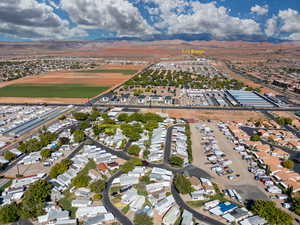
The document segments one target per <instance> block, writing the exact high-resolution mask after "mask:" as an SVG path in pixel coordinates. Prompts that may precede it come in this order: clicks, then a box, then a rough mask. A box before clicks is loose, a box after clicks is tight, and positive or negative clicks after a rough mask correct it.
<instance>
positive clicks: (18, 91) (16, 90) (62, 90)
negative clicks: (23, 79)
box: [0, 84, 109, 98]
mask: <svg viewBox="0 0 300 225" xmlns="http://www.w3.org/2000/svg"><path fill="white" fill-rule="evenodd" d="M108 88H109V87H102V86H88V85H81V84H53V85H48V84H45V85H44V84H14V85H9V86H5V87H2V88H0V97H28V98H91V97H94V96H96V95H98V94H100V93H101V92H103V91H105V90H107V89H108Z"/></svg>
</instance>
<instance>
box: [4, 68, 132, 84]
mask: <svg viewBox="0 0 300 225" xmlns="http://www.w3.org/2000/svg"><path fill="white" fill-rule="evenodd" d="M131 77H132V76H131V75H124V74H119V73H77V72H69V71H60V72H50V73H47V74H43V75H37V76H30V77H24V78H21V79H18V80H14V81H8V82H2V83H0V87H4V86H7V85H11V84H84V85H93V86H114V85H116V84H119V83H121V82H123V81H125V80H128V79H129V78H131Z"/></svg>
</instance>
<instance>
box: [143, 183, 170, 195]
mask: <svg viewBox="0 0 300 225" xmlns="http://www.w3.org/2000/svg"><path fill="white" fill-rule="evenodd" d="M167 183H168V182H167ZM168 184H170V183H168ZM163 188H164V185H163V183H153V184H147V185H146V191H147V192H149V193H152V192H156V191H160V190H162V189H163Z"/></svg>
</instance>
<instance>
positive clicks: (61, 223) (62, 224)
mask: <svg viewBox="0 0 300 225" xmlns="http://www.w3.org/2000/svg"><path fill="white" fill-rule="evenodd" d="M76 224H77V220H76V219H69V220H57V221H56V222H55V223H54V224H53V225H76ZM49 225H50V224H49Z"/></svg>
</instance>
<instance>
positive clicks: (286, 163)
mask: <svg viewBox="0 0 300 225" xmlns="http://www.w3.org/2000/svg"><path fill="white" fill-rule="evenodd" d="M282 165H283V166H284V167H285V168H288V169H293V168H294V166H295V163H294V161H292V160H286V161H284V162H283V163H282Z"/></svg>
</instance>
